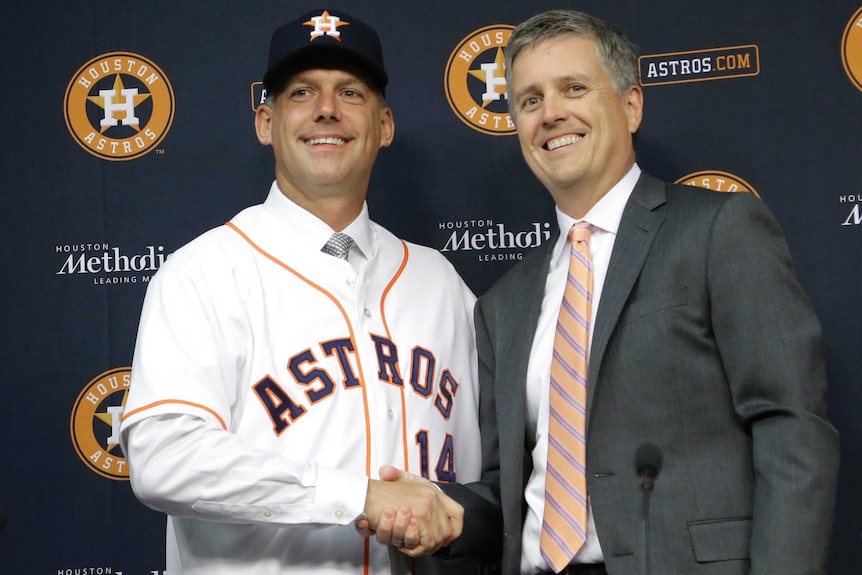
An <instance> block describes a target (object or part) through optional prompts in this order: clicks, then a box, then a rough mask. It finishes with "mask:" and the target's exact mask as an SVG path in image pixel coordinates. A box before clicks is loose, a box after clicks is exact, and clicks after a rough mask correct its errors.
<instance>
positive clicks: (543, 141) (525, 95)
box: [509, 34, 643, 218]
mask: <svg viewBox="0 0 862 575" xmlns="http://www.w3.org/2000/svg"><path fill="white" fill-rule="evenodd" d="M509 94H510V95H511V97H512V98H513V102H512V104H513V106H512V107H513V111H512V113H513V118H514V120H515V126H516V127H517V130H518V139H519V140H520V143H521V152H522V153H523V154H524V159H525V160H526V161H527V164H528V165H529V166H530V169H531V170H532V171H533V173H534V174H535V175H536V177H537V178H538V179H539V181H541V182H542V183H543V184H544V185H545V187H546V188H547V189H548V191H550V193H551V195H552V196H553V198H554V201H555V202H556V203H557V205H559V206H560V209H562V210H563V211H564V212H565V213H567V214H569V215H570V216H572V217H576V218H580V217H583V215H584V214H585V213H586V212H587V211H588V210H589V209H590V208H591V207H592V206H593V205H594V204H595V203H596V202H597V201H598V200H599V199H600V198H601V197H602V196H603V195H605V194H606V193H607V192H608V191H609V190H610V189H611V188H612V187H613V186H614V185H615V184H616V183H617V182H618V181H619V180H620V179H621V178H622V177H623V176H624V175H625V174H626V172H628V170H629V169H630V168H631V166H632V164H633V163H634V160H635V154H634V149H633V147H632V134H633V133H634V132H636V131H637V129H638V126H640V121H641V114H642V112H643V96H642V93H641V90H640V88H639V87H637V86H631V87H629V88H627V89H625V90H624V92H623V93H622V94H618V93H617V92H616V91H615V90H614V84H613V79H612V78H611V75H610V74H609V73H608V71H607V70H605V68H604V67H603V66H602V64H601V61H600V59H599V56H598V54H597V53H596V42H595V40H594V39H593V38H591V37H589V36H577V35H573V34H570V35H566V36H561V37H558V38H551V39H548V40H543V41H541V42H539V43H538V44H536V45H534V46H527V47H525V48H524V49H522V50H521V51H520V52H518V54H517V56H516V58H515V61H514V62H513V64H512V70H511V85H510V86H509Z"/></svg>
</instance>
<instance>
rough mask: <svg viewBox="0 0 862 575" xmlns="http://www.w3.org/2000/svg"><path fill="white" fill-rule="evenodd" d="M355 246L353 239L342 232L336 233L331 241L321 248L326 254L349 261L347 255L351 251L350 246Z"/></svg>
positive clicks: (331, 237)
mask: <svg viewBox="0 0 862 575" xmlns="http://www.w3.org/2000/svg"><path fill="white" fill-rule="evenodd" d="M352 245H353V238H351V237H350V236H348V235H347V234H342V233H341V232H335V233H334V234H332V235H331V236H329V239H328V240H326V245H325V246H323V247H322V248H320V251H322V252H323V253H325V254H329V255H331V256H335V257H337V258H341V259H343V260H345V261H346V260H347V254H348V252H349V251H350V246H352Z"/></svg>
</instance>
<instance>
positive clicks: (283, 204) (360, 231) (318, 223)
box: [264, 181, 374, 259]
mask: <svg viewBox="0 0 862 575" xmlns="http://www.w3.org/2000/svg"><path fill="white" fill-rule="evenodd" d="M264 206H265V208H266V209H267V210H268V211H270V212H271V213H272V214H273V215H274V216H275V217H276V218H278V219H279V221H283V222H290V226H291V228H292V229H291V231H292V232H293V233H295V234H297V235H299V236H300V237H302V238H303V239H304V240H305V241H307V242H308V245H310V246H319V248H321V247H323V245H324V244H325V243H326V241H327V240H328V239H329V236H331V235H332V234H333V233H335V230H333V229H332V228H331V227H329V225H328V224H327V223H326V222H324V221H323V220H321V219H320V218H318V217H317V216H315V215H314V214H312V213H311V212H309V211H308V210H306V209H305V208H302V207H300V206H299V204H297V203H296V202H294V201H293V200H291V199H290V198H288V197H287V196H285V195H284V194H283V193H282V191H281V189H280V188H279V187H278V183H276V182H275V181H273V182H272V186H270V189H269V195H268V196H267V198H266V201H265V202H264ZM341 231H342V232H343V233H345V234H348V235H349V236H350V237H351V238H353V242H354V244H355V245H356V247H357V248H358V249H359V250H361V251H362V254H363V255H364V256H365V257H366V258H368V259H370V258H371V257H372V255H373V254H374V235H373V232H372V230H371V220H370V218H369V217H368V204H367V203H366V202H363V203H362V211H361V212H360V213H359V215H358V216H357V217H356V219H355V220H353V221H352V222H351V223H350V225H349V226H347V227H346V228H345V229H343V230H341Z"/></svg>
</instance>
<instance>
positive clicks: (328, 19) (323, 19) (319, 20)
mask: <svg viewBox="0 0 862 575" xmlns="http://www.w3.org/2000/svg"><path fill="white" fill-rule="evenodd" d="M348 24H350V22H342V21H341V18H339V17H338V16H330V15H329V12H327V11H326V10H324V11H323V14H321V15H320V16H313V17H312V18H311V20H309V21H308V22H304V23H303V26H313V27H314V30H312V32H311V39H312V40H314V39H315V38H318V37H320V36H324V35H326V36H332V37H333V38H335V39H336V40H338V41H339V42H340V41H341V38H340V36H341V32H339V31H338V27H339V26H347V25H348Z"/></svg>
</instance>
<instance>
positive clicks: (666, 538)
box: [443, 174, 839, 575]
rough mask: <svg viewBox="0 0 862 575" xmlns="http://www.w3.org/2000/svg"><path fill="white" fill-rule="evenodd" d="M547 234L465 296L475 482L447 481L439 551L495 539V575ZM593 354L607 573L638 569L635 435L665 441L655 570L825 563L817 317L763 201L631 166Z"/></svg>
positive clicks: (666, 574)
mask: <svg viewBox="0 0 862 575" xmlns="http://www.w3.org/2000/svg"><path fill="white" fill-rule="evenodd" d="M552 245H553V241H552V240H551V241H547V242H546V243H545V244H544V245H543V246H542V247H541V248H539V249H537V250H536V252H535V253H533V254H531V255H530V256H529V257H528V258H526V259H525V260H524V261H522V262H519V264H517V265H516V266H515V267H514V268H512V269H511V270H510V271H509V273H507V274H506V275H505V276H504V277H503V278H501V279H500V281H498V282H497V283H496V284H495V285H494V286H493V287H492V288H491V289H490V290H489V291H488V293H487V294H485V295H484V296H482V297H481V298H480V300H479V302H478V304H477V307H476V330H477V341H478V349H479V380H480V386H481V398H480V417H481V431H482V434H483V437H482V441H483V457H484V461H483V468H484V470H483V479H482V481H481V482H480V483H476V484H472V485H469V486H460V485H454V486H443V488H444V489H446V491H447V492H448V493H449V494H450V495H452V496H453V497H455V498H456V499H458V500H459V501H460V502H461V503H462V504H463V505H464V506H465V509H466V522H465V529H464V534H463V535H462V537H461V538H460V539H459V540H457V541H455V542H454V543H453V544H452V545H451V546H450V548H449V553H450V554H451V555H452V556H458V555H463V554H475V553H485V554H491V555H493V554H495V553H497V552H499V551H500V545H501V544H502V554H503V555H502V557H503V559H502V572H503V575H514V574H516V573H518V572H519V565H520V554H521V530H522V521H523V516H524V512H525V509H524V507H525V506H524V500H523V489H524V485H525V481H526V479H527V477H529V474H530V473H531V471H532V467H531V465H532V464H531V460H530V458H529V450H530V449H531V447H532V446H531V445H529V444H528V442H527V441H526V440H525V437H527V435H526V429H525V377H526V371H527V363H528V359H529V353H530V346H531V344H532V340H533V334H534V332H535V328H536V325H537V321H538V316H539V309H540V306H541V303H542V296H543V290H544V285H545V279H546V275H547V270H548V263H549V256H550V250H551V247H552ZM590 353H591V355H590V366H589V399H588V406H587V471H588V490H589V495H590V501H591V504H592V508H593V513H594V517H595V521H596V529H597V532H598V535H599V540H600V542H601V545H602V550H603V552H604V557H605V561H606V563H607V568H608V572H609V573H610V575H626V574H631V575H636V574H637V573H638V565H639V557H638V554H639V552H640V551H639V518H640V509H641V491H640V488H639V485H640V483H639V479H638V477H637V474H636V473H635V467H634V454H635V452H636V450H637V448H638V447H639V446H640V445H641V444H643V443H645V442H651V443H654V444H655V445H657V446H658V447H659V448H660V449H661V450H662V452H663V454H664V466H663V469H662V471H661V474H660V476H659V477H658V480H657V482H656V487H655V491H654V492H653V495H652V502H651V512H650V521H651V534H650V543H651V550H650V559H651V572H652V573H654V574H656V575H689V574H698V573H709V574H710V575H716V574H720V575H723V574H728V575H729V574H745V573H752V574H760V575H777V574H781V575H787V574H800V575H802V574H812V575H813V574H822V573H825V565H826V561H827V552H828V545H829V540H830V536H831V527H832V516H833V508H834V503H835V489H836V481H837V471H838V459H839V455H838V434H837V432H836V431H835V429H834V428H833V427H832V425H831V424H830V423H829V422H828V420H827V419H826V405H825V394H826V377H825V369H824V365H823V355H822V352H821V337H820V326H819V322H818V320H817V318H816V317H815V314H814V312H813V309H812V307H811V305H810V303H809V302H808V299H807V298H806V296H805V294H804V293H803V290H802V289H801V287H800V286H799V284H798V283H797V281H796V279H795V276H794V271H793V264H792V261H791V258H790V255H789V252H788V249H787V246H786V244H785V241H784V237H783V234H782V232H781V230H780V228H779V226H778V224H777V222H776V221H775V219H774V218H773V216H772V215H771V214H770V212H769V211H768V209H767V208H766V206H765V205H764V204H763V202H762V201H760V200H759V199H758V198H756V197H755V196H753V195H752V194H748V193H742V194H732V193H731V194H728V193H718V192H711V191H708V190H701V189H699V188H695V187H692V186H679V185H669V184H664V183H662V182H659V181H658V180H656V179H654V178H652V177H650V176H648V175H646V174H643V175H642V176H641V178H640V180H639V181H638V183H637V185H636V187H635V189H634V192H633V193H632V196H631V198H630V199H629V202H628V204H627V205H626V208H625V211H624V213H623V217H622V221H621V223H620V228H619V231H618V235H617V238H616V243H615V245H614V250H613V254H612V256H611V260H610V265H609V269H608V273H607V279H606V280H605V284H604V291H603V293H602V298H601V302H600V303H599V308H598V316H597V319H596V325H595V328H594V335H593V341H592V348H591V352H590ZM501 523H502V526H503V528H502V533H501V530H500V525H501Z"/></svg>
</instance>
